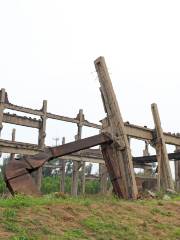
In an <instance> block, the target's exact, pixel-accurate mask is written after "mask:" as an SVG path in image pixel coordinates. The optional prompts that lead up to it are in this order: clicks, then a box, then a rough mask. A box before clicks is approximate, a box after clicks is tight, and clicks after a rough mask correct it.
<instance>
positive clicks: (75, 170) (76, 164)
mask: <svg viewBox="0 0 180 240" xmlns="http://www.w3.org/2000/svg"><path fill="white" fill-rule="evenodd" d="M76 118H77V119H78V120H79V123H78V124H77V127H78V132H77V135H76V136H75V140H79V139H81V137H82V127H83V121H84V115H83V110H82V109H80V110H79V113H78V115H77V117H76ZM81 166H82V170H84V171H85V165H84V163H79V162H77V161H73V174H72V189H71V194H72V196H77V194H78V177H79V168H80V167H81ZM81 185H82V188H81V192H82V194H84V191H85V172H84V173H83V172H82V178H81Z"/></svg>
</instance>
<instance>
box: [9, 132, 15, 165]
mask: <svg viewBox="0 0 180 240" xmlns="http://www.w3.org/2000/svg"><path fill="white" fill-rule="evenodd" d="M11 139H12V142H15V139H16V129H15V128H13V130H12V138H11ZM14 157H15V154H14V153H11V155H10V160H13V159H14Z"/></svg>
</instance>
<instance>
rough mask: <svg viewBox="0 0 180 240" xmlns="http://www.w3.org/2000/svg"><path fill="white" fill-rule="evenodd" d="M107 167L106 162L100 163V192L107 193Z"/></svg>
mask: <svg viewBox="0 0 180 240" xmlns="http://www.w3.org/2000/svg"><path fill="white" fill-rule="evenodd" d="M107 177H108V175H107V168H106V166H105V165H104V164H102V163H100V164H99V178H100V179H99V180H100V193H101V194H102V195H105V194H106V193H107Z"/></svg>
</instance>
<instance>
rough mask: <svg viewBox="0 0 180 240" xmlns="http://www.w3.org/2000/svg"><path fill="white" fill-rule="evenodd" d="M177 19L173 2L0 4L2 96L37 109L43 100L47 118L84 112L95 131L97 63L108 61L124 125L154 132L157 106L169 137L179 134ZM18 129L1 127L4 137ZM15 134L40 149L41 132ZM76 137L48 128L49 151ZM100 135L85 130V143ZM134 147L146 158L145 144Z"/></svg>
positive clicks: (69, 129)
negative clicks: (49, 114)
mask: <svg viewBox="0 0 180 240" xmlns="http://www.w3.org/2000/svg"><path fill="white" fill-rule="evenodd" d="M179 12H180V2H179V1H176V0H171V1H170V0H168V1H167V0H163V1H161V0H156V1H154V0H152V1H145V0H142V1H140V0H136V1H131V0H127V1H122V0H111V1H110V0H103V1H102V0H86V1H83V0H76V1H73V0H66V1H63V0H59V1H55V0H43V1H41V0H35V1H34V0H22V1H17V0H6V1H3V0H0V88H5V89H6V91H7V92H8V97H9V101H10V102H11V103H13V104H17V105H23V106H26V107H31V108H35V109H40V108H41V107H42V102H43V99H46V100H48V112H52V113H56V114H59V115H64V116H69V117H76V115H77V113H78V111H79V109H83V110H84V114H85V118H86V119H87V120H89V121H91V122H95V123H98V122H99V120H100V119H102V118H104V117H105V113H104V109H103V105H102V101H101V96H100V92H99V82H98V79H97V74H96V72H95V68H94V63H93V62H94V60H95V59H96V58H98V57H99V56H104V57H105V59H106V63H107V66H108V70H109V73H110V77H111V79H112V82H113V86H114V90H115V93H116V96H117V99H118V102H119V106H120V110H121V113H122V116H123V119H124V121H129V122H130V123H133V124H137V125H142V126H144V125H146V126H148V127H150V128H154V124H153V118H152V113H151V104H152V103H153V102H155V103H157V104H158V108H159V112H160V117H161V122H162V127H163V129H164V131H167V132H180V114H179V113H178V109H179V105H180V103H179V101H178V97H179V89H180V44H179V43H180V31H179V28H180V14H179ZM6 111H7V110H6ZM24 115H25V114H24ZM13 127H14V126H12V125H8V124H4V128H3V131H2V136H1V137H2V138H4V139H10V138H11V130H12V128H13ZM16 130H17V131H16V132H17V133H16V139H17V141H26V142H32V143H35V142H37V135H38V134H37V131H36V130H32V129H28V128H24V127H17V126H16ZM76 132H77V127H76V126H75V125H72V124H68V123H63V122H59V121H53V120H48V121H47V138H46V144H48V145H53V144H54V143H55V141H54V140H53V139H54V138H56V137H58V138H59V139H60V142H61V138H62V137H63V136H65V137H66V141H67V142H68V141H72V140H73V139H74V135H75V134H76ZM96 133H98V131H97V130H92V129H89V128H84V129H83V137H85V136H90V135H93V134H96ZM131 147H132V153H133V155H142V150H143V147H144V144H143V142H142V141H138V142H137V141H132V146H131ZM173 150H174V148H172V147H169V146H168V151H173ZM151 151H152V152H153V150H151Z"/></svg>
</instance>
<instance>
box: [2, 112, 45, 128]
mask: <svg viewBox="0 0 180 240" xmlns="http://www.w3.org/2000/svg"><path fill="white" fill-rule="evenodd" d="M3 122H4V123H10V124H15V125H20V126H24V127H31V128H38V129H39V128H40V124H41V121H40V120H37V119H33V118H28V117H22V116H17V115H15V114H10V113H4V115H3Z"/></svg>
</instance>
